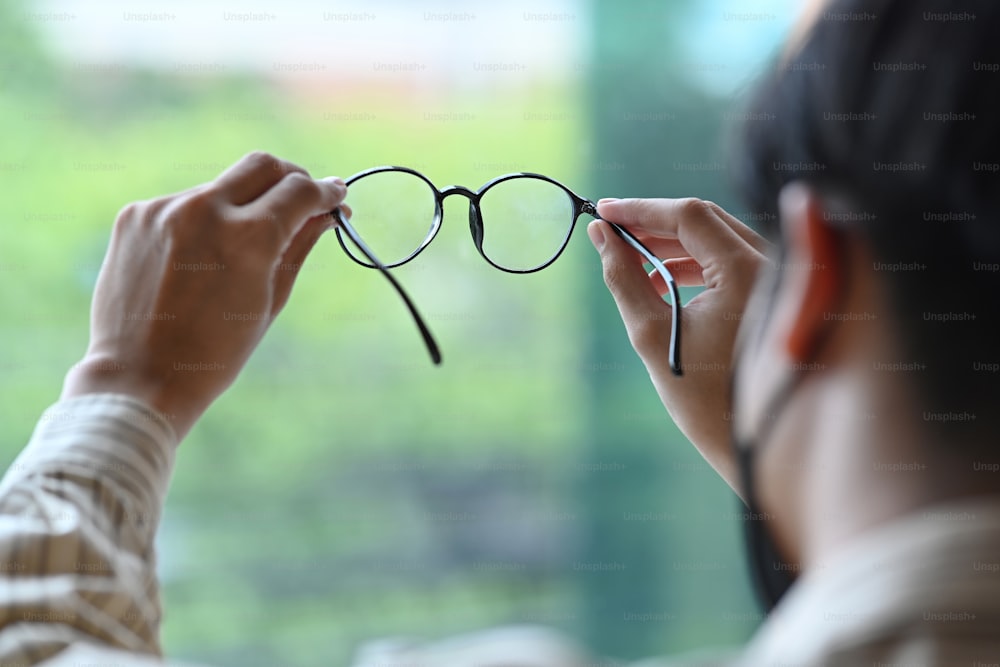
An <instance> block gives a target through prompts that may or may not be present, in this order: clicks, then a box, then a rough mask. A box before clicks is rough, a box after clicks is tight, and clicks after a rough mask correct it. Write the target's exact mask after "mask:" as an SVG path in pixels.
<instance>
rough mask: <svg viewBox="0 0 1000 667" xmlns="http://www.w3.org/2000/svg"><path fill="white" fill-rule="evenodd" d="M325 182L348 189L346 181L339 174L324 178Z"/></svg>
mask: <svg viewBox="0 0 1000 667" xmlns="http://www.w3.org/2000/svg"><path fill="white" fill-rule="evenodd" d="M323 182H324V183H330V184H331V185H336V186H338V187H341V188H343V189H345V190H346V189H347V183H345V182H344V179H342V178H340V177H339V176H333V177H330V178H324V179H323Z"/></svg>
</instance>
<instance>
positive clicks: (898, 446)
mask: <svg viewBox="0 0 1000 667" xmlns="http://www.w3.org/2000/svg"><path fill="white" fill-rule="evenodd" d="M997 35H1000V4H998V3H996V2H994V1H993V0H982V1H978V2H977V1H967V2H954V3H942V2H940V1H934V0H868V1H864V0H832V1H830V2H827V3H824V4H823V6H822V7H821V8H820V9H818V10H817V11H814V12H812V14H811V17H810V24H809V26H808V27H807V28H806V29H805V30H804V31H803V32H802V33H801V34H799V35H797V36H796V38H795V39H794V41H793V43H791V44H790V46H789V48H788V50H787V51H786V52H785V53H784V54H783V55H782V57H781V58H780V60H779V62H778V64H777V66H776V67H775V69H774V70H773V71H772V72H770V73H769V74H768V76H767V77H766V79H765V80H764V81H763V82H762V83H761V84H760V85H759V87H758V89H757V91H756V93H755V95H754V97H753V101H752V103H751V106H750V108H749V109H748V111H749V114H748V115H747V116H746V117H747V118H749V120H748V121H746V123H745V125H744V126H743V128H742V133H741V136H740V140H741V141H740V143H741V146H740V151H739V158H738V161H737V163H736V166H737V169H736V172H737V178H738V181H739V183H738V185H739V186H740V188H741V190H742V191H743V193H744V194H745V195H746V197H747V198H748V200H749V203H750V204H751V207H752V209H754V210H755V212H756V213H757V214H758V215H757V216H756V217H757V218H758V219H764V220H770V221H773V223H772V224H770V225H768V224H765V225H764V226H765V228H766V227H771V229H765V230H764V231H765V232H768V233H769V234H770V237H771V238H772V239H773V240H774V241H775V242H776V243H777V244H778V246H779V248H780V259H779V262H778V268H777V270H776V271H775V272H773V274H771V275H768V276H764V277H762V278H761V283H762V284H761V285H759V286H758V290H757V294H756V296H755V300H754V301H753V302H752V303H751V309H750V311H749V312H748V315H747V318H746V320H745V322H744V330H743V331H741V345H740V350H739V351H738V356H739V367H738V370H737V380H736V386H735V397H736V400H737V401H738V402H737V404H736V405H735V406H734V407H735V411H736V414H737V424H736V429H737V435H738V436H740V437H741V438H742V439H745V440H747V441H748V442H753V444H754V445H755V446H756V447H759V451H757V452H756V453H755V459H754V476H755V478H756V481H755V484H756V488H757V489H758V490H759V491H758V497H759V499H760V503H761V508H762V509H763V510H764V511H766V512H768V513H769V514H773V515H774V516H775V517H776V521H775V522H774V524H775V527H774V532H775V537H776V538H777V540H778V543H779V546H780V548H781V552H782V554H783V555H784V556H785V557H786V558H788V559H791V560H798V559H800V558H801V559H804V560H806V561H810V560H812V561H815V560H816V556H817V555H816V554H815V553H809V548H808V547H806V546H805V545H806V542H807V541H808V540H809V538H810V535H811V533H812V532H813V531H820V530H828V529H830V527H831V526H833V527H834V528H833V531H834V532H838V530H839V532H840V533H843V534H842V535H841V537H845V536H846V535H847V534H848V533H851V532H852V531H854V532H856V531H858V530H861V529H863V528H864V527H865V526H867V525H872V524H875V523H878V522H879V521H882V520H885V519H886V518H888V517H890V516H893V515H895V514H898V513H900V512H902V511H906V510H907V509H913V508H914V506H918V505H920V504H922V503H927V502H932V501H934V500H942V499H945V498H950V497H955V496H958V495H961V494H962V493H968V494H981V493H990V492H998V493H1000V472H996V469H995V468H993V467H987V466H992V465H993V464H994V463H995V462H998V461H1000V453H998V452H996V451H995V447H996V446H997V445H998V444H1000V437H998V435H1000V427H998V425H1000V409H998V407H1000V406H998V403H1000V46H998V44H1000V42H998V41H997ZM990 470H992V471H994V472H992V473H991V472H989V471H990ZM835 498H839V499H840V502H842V503H843V504H842V505H835V504H833V503H835V502H838V501H835V500H833V499H835ZM839 508H842V511H841V509H839ZM852 513H853V514H852ZM859 513H862V514H863V516H858V514H859ZM838 525H839V526H841V528H840V529H837V528H836V526H838ZM820 542H822V541H820ZM816 544H818V543H817V541H815V540H814V541H813V546H816Z"/></svg>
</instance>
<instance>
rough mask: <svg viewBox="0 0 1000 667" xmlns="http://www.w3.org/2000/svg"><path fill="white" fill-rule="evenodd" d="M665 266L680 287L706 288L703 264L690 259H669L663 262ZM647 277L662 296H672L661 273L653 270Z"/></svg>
mask: <svg viewBox="0 0 1000 667" xmlns="http://www.w3.org/2000/svg"><path fill="white" fill-rule="evenodd" d="M663 265H664V266H666V267H667V269H668V270H669V271H670V275H672V276H673V277H674V281H675V282H676V283H677V286H678V287H704V286H705V277H704V276H703V275H702V273H701V272H702V268H701V264H699V263H698V262H696V261H694V260H693V259H691V258H690V257H684V258H681V259H668V260H665V261H664V262H663ZM647 275H648V276H649V279H650V280H651V281H652V282H653V289H655V290H656V291H657V292H658V293H659V294H660V296H666V295H668V294H670V289H669V288H668V287H667V283H666V282H665V281H664V280H663V276H661V275H660V272H659V271H657V270H656V269H652V270H651V271H649V272H648V274H647Z"/></svg>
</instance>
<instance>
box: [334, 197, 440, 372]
mask: <svg viewBox="0 0 1000 667" xmlns="http://www.w3.org/2000/svg"><path fill="white" fill-rule="evenodd" d="M333 216H334V217H335V218H336V220H337V222H338V223H340V228H341V229H342V230H343V231H344V233H345V234H347V236H348V237H349V238H350V239H351V241H353V242H354V245H356V246H357V247H358V249H359V250H360V251H361V252H362V254H364V256H365V257H366V258H367V259H368V261H369V262H371V263H372V264H374V265H375V268H377V269H378V270H379V271H380V272H381V273H382V275H383V276H385V277H386V279H387V280H388V281H389V282H390V283H391V284H392V286H393V287H394V288H395V289H396V293H397V294H399V297H400V298H401V299H402V300H403V303H405V304H406V307H407V308H408V309H409V310H410V315H411V316H412V317H413V321H414V322H416V324H417V328H418V329H419V330H420V335H421V336H423V338H424V345H426V346H427V352H429V353H430V355H431V360H432V361H433V362H434V364H435V365H440V364H441V348H439V347H438V344H437V341H436V340H434V334H432V333H431V330H430V329H429V328H428V327H427V323H426V322H424V318H423V317H421V316H420V312H419V311H418V310H417V307H416V306H415V305H413V301H411V300H410V297H409V295H408V294H407V293H406V290H404V289H403V286H402V285H400V284H399V282H398V281H397V280H396V278H395V277H394V276H393V275H392V274H391V273H390V272H389V269H388V268H386V266H385V264H383V263H382V262H381V261H380V260H379V259H378V258H377V257H376V256H375V253H373V252H372V250H371V248H369V247H368V244H367V243H365V242H364V241H363V240H361V237H360V236H359V235H358V232H357V230H355V229H354V226H353V225H352V224H351V223H350V222H349V221H348V220H347V218H346V217H345V216H344V214H343V213H342V212H341V210H340V209H339V208H337V209H335V210H334V211H333Z"/></svg>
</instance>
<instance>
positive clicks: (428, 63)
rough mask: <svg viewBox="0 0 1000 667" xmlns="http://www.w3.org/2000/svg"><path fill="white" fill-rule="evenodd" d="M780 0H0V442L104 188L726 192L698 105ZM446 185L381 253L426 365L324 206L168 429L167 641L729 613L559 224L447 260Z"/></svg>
mask: <svg viewBox="0 0 1000 667" xmlns="http://www.w3.org/2000/svg"><path fill="white" fill-rule="evenodd" d="M794 5H795V2H794V1H793V0H655V1H654V0H637V1H631V2H622V1H615V0H505V2H500V3H497V2H479V1H474V0H470V1H467V2H462V3H457V2H454V3H452V2H445V1H442V0H430V1H428V0H421V1H420V2H403V1H402V0H398V1H382V2H360V1H357V2H342V1H336V2H334V1H325V2H320V1H306V0H301V1H290V0H289V1H285V2H281V3H278V2H256V1H252V2H245V1H244V0H239V1H231V2H230V1H220V0H197V1H193V0H171V1H170V2H167V1H166V0H160V1H159V2H152V1H147V0H95V1H93V2H88V3H79V2H75V1H73V0H49V1H42V0H37V1H31V0H4V1H3V2H2V3H0V127H2V137H3V138H2V140H0V178H2V183H3V185H2V192H3V196H2V197H0V221H2V222H0V424H2V425H3V429H2V436H0V464H2V465H3V466H7V465H9V463H10V462H11V461H12V460H13V458H14V456H15V455H16V454H17V452H18V451H19V449H20V448H21V447H22V446H23V445H24V443H25V442H26V441H27V440H28V438H29V437H30V434H31V430H32V428H33V426H34V423H35V421H36V420H37V418H38V416H39V414H40V413H41V412H42V410H44V408H45V407H47V406H48V405H49V404H51V403H52V402H53V401H54V400H55V399H56V398H57V396H58V392H59V389H60V386H61V380H62V377H63V375H64V373H65V372H66V370H67V368H68V367H69V366H70V365H72V364H73V363H75V362H76V361H77V360H78V359H79V358H80V356H81V355H82V353H83V351H84V348H85V345H86V338H87V327H88V324H87V323H88V309H89V299H90V293H91V290H92V288H93V285H94V281H95V278H96V276H97V272H98V269H99V267H100V263H101V260H102V257H103V253H104V248H105V246H106V243H107V239H108V233H109V229H110V225H111V223H112V221H113V220H114V217H115V215H116V213H117V211H118V210H119V209H120V208H121V207H122V206H123V205H124V204H125V203H127V202H129V201H132V200H136V199H143V198H149V197H154V196H158V195H161V194H165V193H169V192H173V191H178V190H183V189H186V188H188V187H191V186H193V185H196V184H198V183H201V182H204V181H206V180H209V179H212V178H213V177H214V176H216V175H217V174H218V173H219V172H220V171H221V170H223V169H224V168H225V167H226V166H228V165H229V164H230V163H232V162H233V161H235V160H237V159H238V158H239V157H240V156H242V155H243V154H245V153H247V152H249V151H250V150H254V149H261V150H267V151H271V152H274V153H276V154H278V155H280V156H282V157H284V158H287V159H289V160H292V161H294V162H297V163H299V164H301V165H302V166H304V167H305V168H307V169H309V170H310V172H311V173H313V174H314V175H317V176H328V175H340V176H343V177H347V176H350V175H351V174H353V173H356V172H358V171H360V170H362V169H366V168H368V167H372V166H376V165H381V164H399V165H405V166H409V167H414V168H417V169H419V170H421V171H423V172H424V173H425V174H426V175H427V176H428V177H429V178H430V179H431V180H433V181H434V182H435V184H437V185H438V186H439V187H440V186H444V185H448V184H453V183H457V184H463V185H466V186H469V187H471V188H477V187H479V186H480V185H481V184H483V183H485V182H486V181H487V180H489V179H490V178H492V177H494V176H498V175H500V174H503V173H507V172H512V171H521V170H525V171H535V172H541V173H544V174H547V175H549V176H552V177H554V178H556V179H559V180H560V181H562V182H563V183H565V184H566V185H567V186H569V187H570V188H572V189H573V190H575V191H577V192H578V193H580V194H582V195H584V196H587V197H589V198H592V199H595V200H596V199H597V198H600V197H612V196H617V197H622V196H687V195H693V196H699V197H704V198H711V199H713V200H715V201H718V202H720V203H721V204H723V205H724V206H726V207H727V208H729V209H730V210H732V211H733V212H734V213H736V214H740V211H741V207H740V204H739V202H738V201H737V200H735V199H734V197H733V195H732V193H731V192H730V191H729V189H728V183H727V162H726V159H727V157H726V156H727V147H728V143H729V141H728V134H727V133H728V130H729V129H730V128H732V127H733V126H734V125H735V124H736V123H738V122H741V121H743V120H744V119H742V118H741V116H740V111H739V110H740V103H739V100H740V98H741V93H742V92H743V91H744V90H745V89H746V87H747V86H748V84H750V83H751V82H752V81H753V78H754V76H755V74H757V73H759V72H760V71H761V69H762V68H764V67H766V66H768V63H769V61H770V59H771V57H772V56H773V54H774V53H775V49H776V48H777V46H778V45H779V43H780V41H781V40H782V38H783V36H784V35H785V34H786V33H787V31H788V29H789V27H790V25H791V23H792V21H793V19H794V13H795V10H796V8H795V7H794ZM748 122H753V121H752V120H750V121H748ZM348 201H350V199H348ZM466 212H467V207H465V206H464V204H463V203H462V202H456V201H454V200H448V202H447V203H446V207H445V220H444V225H443V228H442V231H441V233H440V234H439V235H438V237H437V239H436V240H435V242H434V243H433V244H432V245H431V246H430V247H429V249H428V250H427V251H425V252H424V253H423V254H422V255H421V256H420V257H419V258H418V259H417V260H416V261H414V262H412V263H410V264H408V265H406V266H404V267H401V268H399V269H397V270H396V275H397V277H398V278H399V279H400V280H401V281H402V282H403V284H404V285H406V287H407V289H408V290H409V291H410V293H411V295H412V296H413V297H414V299H415V300H416V302H417V304H418V305H419V307H420V308H421V310H422V311H423V313H424V315H425V317H426V318H427V320H428V323H429V325H430V326H431V328H432V330H433V331H434V332H435V334H436V335H437V337H438V339H439V341H440V343H441V345H442V348H443V353H444V359H445V361H444V365H443V366H442V367H440V368H435V367H433V366H432V365H431V363H430V362H429V361H428V359H427V357H426V353H425V351H424V350H423V349H422V346H421V342H420V339H419V336H418V335H417V333H416V331H415V330H414V328H413V325H412V323H411V322H410V321H409V318H408V316H407V314H406V311H405V309H404V308H403V307H402V304H401V303H399V302H398V300H397V297H396V296H395V295H394V294H393V293H392V291H391V290H390V289H389V287H388V285H386V284H385V283H384V280H383V279H382V278H381V277H380V276H379V275H378V274H377V273H376V272H373V271H370V270H367V269H365V268H362V267H360V266H358V265H356V264H354V263H353V262H351V261H350V260H349V259H348V258H347V257H346V256H344V253H343V250H342V249H341V248H340V247H339V245H338V244H337V243H336V242H335V240H334V238H333V237H332V235H331V236H328V237H326V238H325V239H323V240H322V241H321V242H320V244H319V246H318V247H317V249H316V250H315V252H314V253H313V255H312V256H311V257H310V258H309V261H308V262H307V263H306V265H305V266H304V268H303V270H302V273H301V277H300V278H299V282H298V285H297V287H296V290H295V292H294V294H293V296H292V299H291V301H290V303H289V305H288V307H287V309H286V310H285V312H284V313H283V314H282V316H281V318H280V319H279V320H278V321H277V323H276V324H275V325H274V326H273V328H272V330H271V331H270V333H269V334H268V336H267V338H266V339H265V341H264V342H263V344H262V345H261V347H260V349H259V351H258V352H257V353H256V355H255V356H254V357H253V359H252V360H251V363H250V365H249V367H248V368H247V369H246V371H245V372H244V373H243V375H242V376H241V378H240V380H239V381H238V382H237V384H236V385H235V386H234V387H233V388H232V389H231V390H230V391H229V392H228V393H227V394H226V395H225V396H224V397H223V398H222V399H221V400H219V401H218V403H217V404H216V405H215V406H214V407H213V408H212V409H211V410H210V411H209V412H208V414H206V416H205V417H204V419H203V420H202V421H201V422H200V423H199V425H198V426H197V427H196V429H195V430H194V431H193V432H192V433H191V435H190V437H189V438H188V439H187V440H186V441H185V442H184V444H183V446H182V447H181V450H180V452H179V458H178V462H177V468H176V474H175V481H174V485H173V489H172V492H171V495H170V498H169V502H168V505H167V509H166V512H165V515H164V517H163V522H162V526H161V530H160V533H159V538H158V541H159V553H160V561H159V569H160V573H161V576H162V581H163V587H164V604H165V610H166V617H165V622H164V625H163V637H164V645H165V648H166V650H167V652H168V653H169V654H170V655H172V656H173V657H176V658H187V659H192V660H200V661H204V662H207V663H211V664H217V665H220V666H230V665H231V666H236V665H240V666H246V667H255V666H263V665H273V664H277V663H280V664H284V665H295V666H302V667H305V666H319V665H324V666H325V665H330V664H336V663H342V662H344V661H345V660H347V659H348V657H349V656H350V655H351V653H352V652H353V651H354V649H355V648H356V647H357V645H358V644H359V643H361V642H363V641H364V640H366V639H371V638H378V637H385V636H411V637H421V638H428V639H433V638H436V637H443V636H447V635H450V634H454V633H459V632H465V631H470V630H475V629H479V628H485V627H490V626H494V625H497V624H512V623H513V624H520V623H541V624H545V625H547V626H551V627H555V628H558V629H560V630H562V631H564V632H566V633H567V634H569V635H570V636H572V637H575V638H577V639H579V640H580V641H581V642H583V643H584V644H585V645H587V646H588V647H590V648H591V649H592V650H593V651H594V652H595V654H596V655H601V656H615V657H619V658H638V657H642V656H647V655H652V654H661V653H669V652H674V651H681V650H686V649H691V648H698V647H704V646H724V645H734V644H738V643H740V642H742V641H743V640H745V639H746V638H747V637H748V636H749V634H750V633H751V632H752V631H753V629H754V628H755V627H756V625H757V624H758V623H759V622H760V620H761V616H760V615H759V613H758V611H757V608H756V606H755V604H754V602H753V600H752V596H751V594H750V591H749V586H748V584H747V580H746V573H745V569H744V565H743V556H742V546H741V541H740V535H739V530H740V523H739V520H738V511H739V506H738V504H737V500H736V498H735V496H734V495H733V494H732V493H731V492H730V491H729V489H728V488H727V487H726V486H725V485H724V484H723V483H722V482H721V481H720V480H719V479H717V478H716V476H715V474H714V473H713V472H712V471H711V470H710V469H709V468H708V466H707V465H706V464H705V463H704V462H703V461H702V459H701V458H700V457H699V456H698V455H697V454H696V453H695V452H694V450H693V448H692V447H691V446H690V445H689V444H688V443H687V442H686V441H685V440H684V438H683V437H682V436H680V435H679V433H678V432H677V430H676V428H675V427H674V425H673V424H672V422H671V420H670V419H669V417H668V415H667V414H666V413H665V411H664V410H663V408H662V406H661V404H660V403H659V401H658V399H657V397H656V395H655V393H654V391H653V389H652V386H651V385H650V383H649V380H648V377H647V375H646V373H645V371H644V369H643V367H642V365H641V363H640V362H639V360H638V358H637V357H636V355H635V354H634V352H633V351H632V350H631V348H630V347H629V345H628V341H627V338H626V335H625V332H624V328H623V326H622V325H621V322H620V320H619V318H618V315H617V311H616V309H615V306H614V303H613V301H612V300H611V298H610V296H609V295H608V293H607V290H606V288H605V287H604V284H603V281H602V279H601V276H600V265H599V261H598V258H597V255H596V253H595V252H594V250H593V249H592V247H591V246H590V243H589V241H587V239H586V238H584V237H585V233H584V230H583V229H582V227H583V226H584V225H585V223H586V221H585V220H582V219H581V221H580V223H579V224H578V229H577V230H576V233H575V234H574V237H573V239H571V241H570V244H569V247H568V249H567V251H566V253H565V254H564V255H563V256H562V257H561V258H560V259H559V261H557V262H556V263H555V264H554V265H552V266H551V267H550V268H548V269H546V270H544V271H541V272H539V273H536V274H532V275H526V276H521V275H510V274H505V273H502V272H500V271H497V270H496V269H494V268H492V267H490V266H489V265H488V264H486V262H484V261H483V260H482V259H481V258H480V257H479V256H478V254H477V253H476V251H475V248H474V246H473V244H472V241H471V238H470V237H469V234H468V231H467V230H468V227H467V224H466V220H467V218H466ZM750 222H752V220H751V221H750ZM690 294H691V292H690V291H689V292H688V293H687V296H690ZM682 349H683V348H682Z"/></svg>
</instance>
